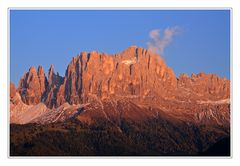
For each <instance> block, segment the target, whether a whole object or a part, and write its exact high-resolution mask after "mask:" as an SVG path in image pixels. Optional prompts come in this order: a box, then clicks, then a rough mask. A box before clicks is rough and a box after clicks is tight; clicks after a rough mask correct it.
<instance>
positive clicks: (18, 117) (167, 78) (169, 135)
mask: <svg viewBox="0 0 240 166" xmlns="http://www.w3.org/2000/svg"><path fill="white" fill-rule="evenodd" d="M10 122H11V145H12V147H14V148H12V147H11V154H13V155H19V154H21V151H24V153H23V155H27V154H28V155H41V154H42V153H41V152H43V153H45V154H49V155H51V154H53V155H64V154H65V153H66V154H65V155H87V154H89V155H134V154H135V155H175V154H181V155H196V154H198V153H199V154H202V153H203V152H204V151H205V150H207V149H208V148H209V147H210V146H212V145H213V144H215V143H216V142H217V141H219V140H220V139H223V138H225V137H229V136H230V81H229V80H227V79H225V78H220V77H218V76H217V75H215V74H205V73H200V74H192V75H191V77H189V76H188V75H186V74H182V75H180V76H179V77H176V75H175V73H174V71H173V70H172V69H171V68H169V67H168V66H167V65H166V63H165V62H164V60H163V59H162V58H161V57H160V56H159V55H157V54H155V53H152V52H151V51H149V50H146V49H144V48H139V47H136V46H131V47H129V48H127V49H126V50H124V51H123V52H121V53H119V54H114V55H107V54H105V53H100V52H96V51H93V52H91V53H87V52H82V53H80V54H79V55H78V56H76V57H74V58H72V60H71V62H70V63H69V65H68V67H67V70H66V73H65V76H64V77H62V76H60V75H59V74H58V73H57V74H56V73H55V71H54V67H53V65H51V67H50V69H49V70H48V77H46V76H45V73H44V69H43V67H41V66H39V67H38V69H37V70H36V68H34V67H31V68H30V69H29V71H28V72H27V73H25V74H24V76H23V77H22V78H21V79H20V81H19V85H18V88H15V87H14V85H13V84H10ZM29 125H30V126H31V127H30V128H29ZM68 125H70V126H72V128H71V127H70V126H68ZM50 126H51V127H50ZM69 127H70V128H71V130H70V129H69ZM96 128H98V130H97V129H96ZM33 129H34V130H33ZM19 130H20V131H22V132H23V133H25V134H27V135H29V137H27V138H29V141H31V142H32V140H35V141H36V142H39V141H40V140H41V141H42V142H45V140H44V139H45V136H46V135H48V137H50V138H52V139H59V140H55V141H56V142H58V143H60V142H61V143H63V142H66V141H70V142H72V144H73V146H74V145H76V146H75V147H77V146H79V148H81V146H84V147H87V149H88V148H90V147H93V149H88V150H86V151H85V150H83V151H81V150H79V149H78V150H76V149H75V150H72V151H70V152H68V153H67V151H68V150H67V149H64V148H63V149H64V150H60V149H59V148H58V147H59V145H58V144H57V143H55V141H54V143H53V145H51V148H52V149H55V150H53V151H51V153H50V151H49V149H44V148H42V147H39V146H40V143H39V144H37V145H35V144H36V142H32V143H31V144H33V146H30V150H29V149H28V148H29V146H27V149H28V150H27V151H26V149H24V145H25V143H26V142H24V141H23V142H22V141H21V136H19V135H17V134H16V133H19ZM31 131H34V132H31ZM73 131H74V132H73ZM83 131H88V132H87V133H85V132H83ZM103 131H104V132H107V133H108V134H107V135H108V136H103V137H102V138H103V144H102V145H103V146H104V147H101V148H100V149H99V147H97V146H99V145H95V144H92V143H93V142H94V141H95V139H96V138H95V136H93V137H94V138H91V139H89V140H87V139H83V138H82V135H89V134H90V135H92V133H93V132H94V133H95V132H97V133H98V134H100V135H102V134H101V132H103ZM55 132H58V134H60V135H61V136H62V137H60V138H55V134H56V133H55ZM66 132H67V133H71V134H73V135H76V137H77V138H79V139H80V137H81V140H82V141H83V143H84V145H82V144H81V145H80V144H79V143H78V142H76V141H73V140H72V139H74V138H72V137H71V136H70V135H68V134H66ZM53 137H54V138H53ZM70 137H71V139H70ZM116 137H117V138H116ZM109 139H110V140H109ZM26 140H28V139H26ZM74 140H75V139H74ZM107 140H108V141H110V142H112V141H113V142H115V143H111V144H110V145H109V144H108V143H106V142H107ZM114 140H115V141H114ZM41 141H40V142H41ZM136 141H138V142H139V143H141V144H136V143H134V142H136ZM22 146H23V147H22ZM106 147H107V148H106ZM109 148H110V149H109ZM114 148H116V149H115V150H113V149H114ZM129 148H130V149H129ZM16 149H17V150H16ZM39 149H41V151H40V150H39ZM70 149H71V148H70ZM119 149H122V150H123V152H119V153H118V154H115V152H116V151H119ZM25 151H26V152H25ZM12 152H13V153H12ZM54 152H55V153H54ZM104 152H105V153H104Z"/></svg>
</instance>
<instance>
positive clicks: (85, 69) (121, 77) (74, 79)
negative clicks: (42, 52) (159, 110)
mask: <svg viewBox="0 0 240 166" xmlns="http://www.w3.org/2000/svg"><path fill="white" fill-rule="evenodd" d="M176 85H177V79H176V76H175V74H174V72H173V71H172V70H171V69H170V68H169V67H167V65H166V64H165V63H164V61H163V59H161V58H160V56H158V55H156V54H153V53H151V52H149V51H148V50H145V49H143V48H137V47H135V46H132V47H129V48H128V49H126V50H125V51H123V52H122V53H120V54H115V55H111V56H110V55H107V54H104V53H99V52H91V53H86V52H82V53H81V54H79V55H78V56H77V57H74V58H73V59H72V61H71V62H70V64H69V65H68V67H67V71H66V74H65V78H64V83H63V85H61V87H60V91H59V92H58V95H57V97H58V98H57V101H58V102H57V105H58V106H59V105H61V104H62V103H64V102H66V101H67V102H69V103H70V104H78V103H82V102H87V101H88V99H89V97H91V95H96V96H97V97H99V98H101V99H104V98H107V97H110V96H111V97H116V96H128V95H134V96H137V97H142V96H148V95H154V94H155V93H157V94H160V93H161V95H164V94H166V95H167V94H170V92H171V91H172V90H174V89H175V88H176ZM89 94H90V95H89Z"/></svg>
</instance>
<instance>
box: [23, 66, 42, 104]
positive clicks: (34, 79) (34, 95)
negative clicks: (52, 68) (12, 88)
mask: <svg viewBox="0 0 240 166" xmlns="http://www.w3.org/2000/svg"><path fill="white" fill-rule="evenodd" d="M46 87H47V80H46V77H45V74H44V69H43V67H42V66H39V67H38V70H36V68H35V67H31V68H30V69H29V71H28V72H27V73H25V74H24V76H23V77H22V78H21V79H20V81H19V87H18V91H19V93H20V95H21V98H22V101H23V102H24V103H26V104H28V105H31V104H38V103H40V102H41V101H42V98H43V96H44V93H45V91H46Z"/></svg>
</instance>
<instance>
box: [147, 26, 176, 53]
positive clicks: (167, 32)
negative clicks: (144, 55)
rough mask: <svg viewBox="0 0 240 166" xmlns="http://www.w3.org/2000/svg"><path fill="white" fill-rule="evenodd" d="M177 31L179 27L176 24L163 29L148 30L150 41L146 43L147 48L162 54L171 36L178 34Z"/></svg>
mask: <svg viewBox="0 0 240 166" xmlns="http://www.w3.org/2000/svg"><path fill="white" fill-rule="evenodd" d="M162 31H163V32H162ZM179 32H180V27H178V26H175V27H171V28H166V29H164V30H161V29H154V30H152V31H150V32H149V37H150V41H149V42H148V43H147V46H148V49H149V50H151V51H152V52H155V53H158V54H162V53H163V51H164V49H165V48H166V47H167V46H168V45H169V44H170V43H171V41H172V39H173V36H175V35H177V34H179Z"/></svg>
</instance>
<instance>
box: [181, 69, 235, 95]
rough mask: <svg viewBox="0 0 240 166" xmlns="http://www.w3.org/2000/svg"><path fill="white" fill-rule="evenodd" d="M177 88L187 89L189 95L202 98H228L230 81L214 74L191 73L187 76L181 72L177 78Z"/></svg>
mask: <svg viewBox="0 0 240 166" xmlns="http://www.w3.org/2000/svg"><path fill="white" fill-rule="evenodd" d="M178 88H179V89H181V90H182V91H185V92H186V91H188V92H189V95H187V96H188V97H190V96H194V95H195V96H196V97H195V98H197V99H199V98H200V99H202V100H204V99H205V100H221V99H229V98H230V81H229V80H227V79H225V78H219V77H218V76H217V75H216V74H205V73H199V74H197V75H196V74H192V75H191V77H188V76H187V75H186V74H182V75H180V77H179V80H178Z"/></svg>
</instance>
